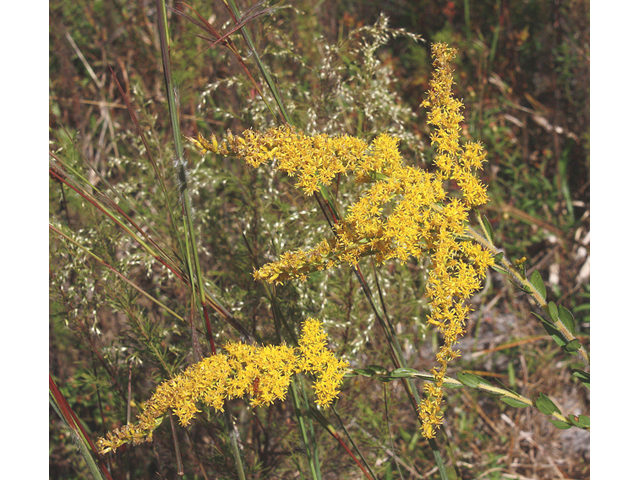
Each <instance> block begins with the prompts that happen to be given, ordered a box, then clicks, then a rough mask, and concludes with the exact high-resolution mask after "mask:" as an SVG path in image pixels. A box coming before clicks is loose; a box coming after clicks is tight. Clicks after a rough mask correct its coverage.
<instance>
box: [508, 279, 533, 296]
mask: <svg viewBox="0 0 640 480" xmlns="http://www.w3.org/2000/svg"><path fill="white" fill-rule="evenodd" d="M509 281H510V282H511V283H513V284H514V285H515V286H516V287H518V288H519V289H520V290H522V291H523V292H524V293H526V294H527V295H531V294H532V293H533V292H532V291H531V289H530V288H529V287H528V286H527V285H520V284H519V283H518V282H516V281H514V280H513V279H511V278H509Z"/></svg>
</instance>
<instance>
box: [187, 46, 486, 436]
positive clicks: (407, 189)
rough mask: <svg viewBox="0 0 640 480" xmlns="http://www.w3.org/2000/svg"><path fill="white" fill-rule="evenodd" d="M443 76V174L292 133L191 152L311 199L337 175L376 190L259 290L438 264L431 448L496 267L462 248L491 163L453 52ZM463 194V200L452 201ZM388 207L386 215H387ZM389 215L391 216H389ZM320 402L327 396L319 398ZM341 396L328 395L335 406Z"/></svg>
mask: <svg viewBox="0 0 640 480" xmlns="http://www.w3.org/2000/svg"><path fill="white" fill-rule="evenodd" d="M432 54H433V57H434V63H433V66H434V76H433V79H432V80H431V82H430V89H429V92H428V93H427V97H426V98H425V100H424V101H423V102H422V104H421V106H423V107H427V108H428V109H429V113H428V116H427V123H428V124H430V125H433V126H434V127H435V129H434V131H433V133H432V134H431V141H432V143H433V145H435V147H436V156H435V158H434V163H435V165H436V167H437V171H436V172H435V173H429V172H426V171H424V170H421V169H418V168H415V167H412V166H408V165H405V164H404V162H403V160H402V157H401V155H400V152H399V150H398V140H397V139H396V138H394V137H392V136H390V135H388V134H385V133H383V134H381V135H378V136H377V137H376V138H375V139H374V140H373V141H372V142H371V144H370V145H366V144H365V143H364V142H362V141H360V140H358V139H355V138H353V137H349V136H346V135H343V136H340V137H335V138H331V137H328V136H326V135H316V136H307V135H304V134H303V133H301V132H300V131H298V130H297V129H295V128H293V127H291V126H285V127H280V128H272V129H270V130H268V131H267V132H265V133H257V132H254V131H252V130H247V131H245V132H244V133H243V134H242V135H240V136H234V135H232V134H228V135H227V137H226V138H225V139H224V140H222V141H221V143H220V144H219V143H218V142H217V141H216V140H215V139H214V138H212V140H211V141H210V142H208V141H206V140H204V139H203V138H202V137H201V136H199V137H198V139H192V142H193V143H194V144H195V145H196V146H198V147H199V148H200V149H201V150H203V151H213V152H214V153H219V154H221V155H225V156H226V155H231V154H233V155H238V156H240V157H242V158H244V159H245V161H247V163H249V164H250V165H252V166H254V167H257V166H259V165H261V164H263V163H266V162H271V161H274V160H275V161H276V168H278V169H279V170H281V171H283V172H286V173H287V174H288V175H289V176H292V177H295V178H296V187H297V188H299V189H300V190H302V191H303V192H304V193H305V194H306V195H310V194H312V193H315V192H317V191H318V190H319V189H320V187H321V185H328V184H329V183H330V182H331V181H332V180H333V178H335V177H336V175H338V174H342V175H344V176H345V177H348V176H350V175H352V176H354V177H355V181H356V182H358V183H366V184H368V189H367V190H366V191H365V192H364V193H363V194H362V195H361V197H360V198H359V199H358V200H357V201H356V202H355V203H354V204H353V205H351V206H349V208H348V214H347V215H346V216H345V218H344V219H342V220H341V221H339V222H337V223H336V224H335V225H334V232H335V237H334V238H331V239H328V240H323V241H322V242H320V243H319V244H318V245H316V246H315V247H313V248H311V249H309V250H307V251H302V250H297V251H293V252H287V253H285V254H284V255H282V256H281V257H280V259H279V260H278V261H276V262H272V263H269V264H267V265H264V266H263V267H262V268H260V269H259V270H257V271H255V272H254V277H255V279H256V280H258V279H260V280H265V281H267V282H270V283H276V284H279V283H282V282H284V281H286V280H289V279H293V278H299V279H302V280H304V279H305V278H306V277H307V275H308V274H309V273H310V272H313V271H319V270H325V269H328V268H331V267H333V266H335V265H338V264H344V263H346V264H349V265H352V266H353V265H356V264H357V263H358V262H359V261H360V259H361V258H362V257H364V256H373V257H374V258H375V261H376V262H377V263H378V264H381V263H384V262H386V261H389V260H393V259H397V260H399V261H400V262H402V263H404V262H406V261H407V260H408V259H409V257H412V256H413V257H420V256H422V255H429V256H430V259H431V262H430V267H429V272H428V286H427V289H426V294H427V296H428V298H429V305H430V307H431V311H430V314H429V316H428V317H427V321H428V323H430V324H431V325H433V326H435V327H436V328H437V329H438V331H439V332H440V333H441V335H442V338H443V342H444V343H443V345H442V346H441V348H440V350H439V351H438V353H437V354H436V361H437V362H438V364H439V366H438V367H434V368H433V369H432V370H431V371H432V373H433V375H434V382H433V383H432V384H427V385H426V386H425V394H426V395H425V399H424V400H423V401H422V403H421V405H420V411H419V415H420V419H421V421H422V431H423V434H424V436H425V437H427V438H432V437H433V436H435V432H436V430H437V428H438V427H439V425H440V424H441V423H442V415H441V413H440V412H441V405H442V402H443V394H442V385H443V382H444V378H445V375H446V372H447V365H448V363H449V361H451V360H453V359H455V358H456V357H457V356H459V352H457V351H455V350H453V346H454V345H455V344H456V343H457V342H458V338H459V337H460V336H461V335H463V334H464V333H465V330H464V326H465V321H466V318H467V316H468V315H469V312H470V308H469V307H468V306H466V305H465V304H464V302H465V301H466V300H467V299H468V298H469V297H470V296H471V295H472V294H473V292H475V291H477V290H478V289H479V288H480V284H481V281H482V279H483V278H484V276H485V270H486V268H487V267H488V266H490V265H491V264H492V263H493V258H492V257H491V255H490V254H489V252H487V251H484V250H483V249H482V248H481V247H480V246H479V245H477V244H474V243H471V242H469V241H466V240H464V239H463V235H464V233H465V229H466V228H467V227H466V224H467V221H468V217H469V211H470V210H471V209H473V208H476V207H478V206H480V205H483V204H485V203H486V202H487V201H488V197H487V194H486V187H485V186H484V185H483V184H482V182H481V181H480V180H479V178H478V171H479V170H481V169H482V164H483V163H484V162H485V161H486V154H485V153H484V151H483V148H482V145H480V144H479V143H474V142H471V143H467V144H466V145H464V146H462V145H461V144H460V131H461V127H460V123H461V122H462V121H463V120H464V116H463V115H462V113H461V109H462V107H463V103H462V101H461V100H459V99H456V98H455V97H454V95H453V92H452V87H453V73H452V69H451V66H450V65H451V61H452V60H453V59H454V58H455V55H456V51H455V50H454V49H451V48H449V47H447V46H446V45H445V44H442V43H437V44H434V45H433V46H432ZM449 184H455V185H457V187H458V190H459V192H460V194H459V195H457V196H454V195H452V194H450V193H449V192H448V191H447V188H446V187H447V186H448V185H449ZM385 207H386V208H385ZM384 212H390V213H388V214H386V216H385V215H384ZM316 392H317V393H318V390H316ZM331 392H332V390H331V389H328V390H327V391H326V393H327V394H328V395H329V396H330V395H331Z"/></svg>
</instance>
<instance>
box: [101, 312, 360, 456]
mask: <svg viewBox="0 0 640 480" xmlns="http://www.w3.org/2000/svg"><path fill="white" fill-rule="evenodd" d="M326 338H327V335H326V334H325V333H324V332H323V330H322V324H321V323H320V322H319V321H318V320H314V319H312V318H309V319H307V320H306V321H305V322H304V324H303V328H302V335H301V337H300V347H298V348H293V347H289V346H286V345H279V346H273V345H267V346H264V347H257V346H254V345H246V344H242V343H228V344H227V345H226V346H225V350H226V354H216V355H212V356H210V357H207V358H205V359H203V360H202V361H201V362H199V363H196V364H194V365H192V366H190V367H189V368H187V369H186V370H185V371H184V372H183V373H181V374H179V375H177V376H175V377H174V378H172V379H170V380H167V381H166V382H164V383H162V384H160V385H159V386H158V388H157V389H156V391H155V392H154V394H153V395H152V396H151V398H150V399H149V400H147V401H146V402H145V403H144V404H143V406H142V412H141V413H140V415H138V423H136V424H127V425H124V426H123V427H121V428H118V429H115V430H114V431H113V432H108V433H107V435H106V436H105V437H104V438H100V439H99V440H98V442H97V444H98V448H99V449H100V452H101V453H103V454H104V453H107V452H109V451H111V450H115V449H116V448H118V447H119V446H121V445H123V444H125V443H133V444H134V445H137V444H139V443H141V442H143V441H150V440H151V439H152V436H153V430H155V429H156V428H157V427H158V426H159V425H160V424H161V423H162V418H163V417H164V415H165V414H166V413H167V412H169V411H172V412H173V413H174V414H175V415H176V416H177V417H178V420H179V422H180V424H181V425H182V426H187V425H188V424H189V422H190V421H191V420H192V419H193V417H194V416H195V414H196V413H197V412H198V411H199V410H198V409H197V406H196V405H197V403H204V404H205V405H208V406H210V407H213V409H214V410H217V411H223V409H224V401H225V400H226V399H231V398H241V397H244V396H245V395H250V396H251V400H250V405H251V406H252V407H260V406H265V405H270V404H272V403H273V402H274V400H275V399H278V400H281V401H283V400H284V399H285V397H286V391H287V389H288V388H289V384H290V383H291V377H292V376H293V375H294V374H297V373H302V372H304V373H312V374H314V375H316V376H317V380H316V381H315V383H314V385H313V388H314V390H315V393H316V403H317V404H318V405H319V406H322V407H324V406H327V405H329V404H330V403H331V402H332V401H333V400H334V399H335V398H336V397H337V396H338V394H339V387H340V384H341V383H342V378H343V377H344V374H345V371H346V368H347V366H348V364H347V363H346V362H345V361H342V360H338V359H336V358H335V356H334V355H333V353H332V352H331V351H330V350H328V349H327V348H326V344H327V341H326Z"/></svg>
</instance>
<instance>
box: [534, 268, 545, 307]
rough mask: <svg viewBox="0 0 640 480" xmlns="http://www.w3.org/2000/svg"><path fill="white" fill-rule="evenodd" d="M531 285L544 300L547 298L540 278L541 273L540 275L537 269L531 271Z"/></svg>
mask: <svg viewBox="0 0 640 480" xmlns="http://www.w3.org/2000/svg"><path fill="white" fill-rule="evenodd" d="M530 281H531V285H533V288H535V289H536V290H537V291H538V293H539V294H540V296H541V297H542V298H544V299H545V300H546V299H547V289H546V288H545V286H544V281H543V280H542V275H540V272H539V271H538V270H534V271H533V273H532V274H531V279H530Z"/></svg>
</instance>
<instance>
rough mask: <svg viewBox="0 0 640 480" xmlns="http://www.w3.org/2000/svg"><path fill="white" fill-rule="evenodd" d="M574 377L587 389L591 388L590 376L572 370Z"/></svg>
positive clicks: (580, 371) (575, 369)
mask: <svg viewBox="0 0 640 480" xmlns="http://www.w3.org/2000/svg"><path fill="white" fill-rule="evenodd" d="M572 372H573V375H574V377H576V378H577V379H578V380H580V381H581V382H582V383H583V384H584V385H585V386H586V387H587V388H589V389H590V388H591V375H590V374H588V373H587V372H584V371H582V370H578V369H577V368H574V369H573V370H572Z"/></svg>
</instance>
